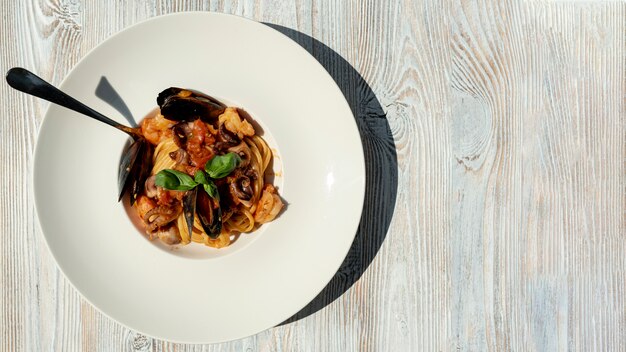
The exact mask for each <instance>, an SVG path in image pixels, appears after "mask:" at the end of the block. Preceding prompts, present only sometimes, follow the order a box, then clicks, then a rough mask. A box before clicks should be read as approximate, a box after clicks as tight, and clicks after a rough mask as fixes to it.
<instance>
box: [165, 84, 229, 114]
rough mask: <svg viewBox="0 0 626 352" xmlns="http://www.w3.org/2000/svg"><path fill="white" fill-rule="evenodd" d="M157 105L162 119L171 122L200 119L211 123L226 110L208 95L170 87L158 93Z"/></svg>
mask: <svg viewBox="0 0 626 352" xmlns="http://www.w3.org/2000/svg"><path fill="white" fill-rule="evenodd" d="M157 104H158V105H159V108H161V114H162V115H163V117H165V118H166V119H168V120H171V121H193V120H196V119H198V118H201V119H202V120H203V121H205V122H212V121H214V120H216V119H217V118H218V117H219V116H220V115H221V114H222V113H223V112H224V110H225V108H226V107H225V106H224V105H223V104H222V103H220V102H219V101H217V100H216V99H214V98H212V97H210V96H208V95H204V94H201V93H197V92H193V91H190V90H186V89H182V88H177V87H170V88H167V89H165V90H164V91H162V92H161V93H159V95H158V96H157Z"/></svg>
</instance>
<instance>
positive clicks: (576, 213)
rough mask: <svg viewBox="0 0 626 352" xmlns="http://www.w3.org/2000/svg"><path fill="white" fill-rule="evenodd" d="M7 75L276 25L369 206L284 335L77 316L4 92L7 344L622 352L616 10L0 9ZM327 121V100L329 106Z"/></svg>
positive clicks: (27, 127) (161, 4) (31, 130)
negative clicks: (308, 65) (227, 333)
mask: <svg viewBox="0 0 626 352" xmlns="http://www.w3.org/2000/svg"><path fill="white" fill-rule="evenodd" d="M0 9H1V10H0V15H1V16H2V20H1V30H0V37H1V38H2V50H1V52H0V66H1V68H2V71H3V72H5V71H6V70H7V69H8V68H9V67H12V66H25V67H27V68H30V69H32V70H34V71H35V72H38V73H39V74H40V75H41V76H42V77H44V78H45V79H47V80H50V81H51V82H53V83H56V84H58V83H60V82H61V80H62V79H63V78H64V77H65V76H66V75H67V73H68V72H69V71H70V70H71V68H72V67H73V66H74V65H75V64H76V63H77V62H78V61H79V60H80V59H81V58H82V57H83V56H84V55H85V54H86V53H87V52H88V51H89V50H90V49H92V48H93V47H95V46H96V45H98V44H99V43H101V42H102V41H103V40H105V39H106V38H107V37H109V36H110V35H112V34H113V33H115V32H117V31H119V30H121V29H122V28H125V27H127V26H129V25H132V24H134V23H136V22H139V21H141V20H144V19H146V18H150V17H153V16H157V15H161V14H165V13H170V12H177V11H188V10H203V11H217V12H227V13H234V14H238V15H241V16H244V17H248V18H252V19H255V20H258V21H262V22H266V23H268V24H271V25H278V26H282V27H277V28H278V29H279V30H281V31H282V32H284V33H286V34H287V35H289V36H291V37H292V38H293V39H295V40H296V41H298V42H299V43H300V44H301V45H302V46H304V47H305V48H306V49H307V50H309V51H310V52H312V54H313V55H314V56H315V57H316V58H317V59H318V60H319V61H320V62H321V63H322V64H323V65H324V66H325V67H326V69H327V70H328V71H329V72H330V73H331V74H332V75H333V77H335V79H336V81H337V82H338V84H339V85H340V87H341V89H342V90H343V92H344V94H345V95H346V98H347V99H348V101H349V102H350V104H351V106H352V108H353V111H354V113H355V115H356V117H357V120H358V122H359V128H360V130H361V134H362V137H363V144H364V148H365V151H366V159H367V172H368V174H367V175H368V186H367V201H368V202H367V205H366V207H365V209H364V213H363V218H362V224H361V228H360V230H359V233H358V235H357V239H356V241H355V243H354V245H353V248H352V250H351V252H350V254H349V256H348V258H347V259H346V262H345V263H344V266H343V267H342V268H341V270H340V271H339V272H338V274H337V275H336V277H335V278H334V279H333V281H332V282H331V284H330V285H329V287H327V289H326V290H325V291H324V292H323V293H322V294H321V295H320V296H319V297H318V298H317V299H316V300H315V301H314V302H313V303H312V304H311V305H309V306H308V307H307V308H306V309H305V310H303V311H302V312H300V313H299V314H298V315H297V316H296V317H294V318H293V319H292V320H291V321H290V322H288V323H286V324H284V325H282V326H279V327H276V328H273V329H270V330H268V331H265V332H263V333H260V334H258V335H256V336H253V337H250V338H246V339H242V340H238V341H234V342H231V343H225V344H220V345H207V346H192V345H190V346H185V345H176V344H171V343H168V342H165V341H159V340H152V339H150V338H146V337H144V336H141V335H139V334H137V333H135V332H133V331H129V330H127V329H126V328H123V327H122V326H120V325H118V324H117V323H115V322H114V321H112V320H111V319H108V318H106V317H105V316H103V315H102V314H100V313H99V312H97V311H96V310H95V309H94V308H93V307H92V306H90V305H89V304H88V303H86V302H85V301H84V300H83V299H81V297H80V296H79V294H78V293H77V292H76V291H75V290H74V289H73V287H72V286H71V285H70V284H69V282H68V281H67V280H66V279H65V278H64V277H63V276H62V275H61V274H60V272H59V270H58V269H57V268H56V266H55V264H54V262H53V259H52V257H51V255H50V254H49V253H48V250H47V249H46V247H45V245H44V242H43V237H42V234H41V233H40V230H39V229H38V225H37V223H36V218H35V213H34V208H33V198H32V194H31V192H30V191H29V189H30V188H31V187H32V185H31V182H30V175H31V171H32V164H31V162H32V155H33V146H34V143H35V140H36V138H37V129H38V127H39V125H40V123H41V120H42V118H43V115H44V112H45V111H46V108H47V106H48V104H47V103H45V102H43V101H41V100H36V99H33V98H31V97H27V96H25V95H23V94H21V93H18V92H16V91H13V90H11V89H9V87H8V86H7V85H6V84H1V85H0V92H1V97H2V100H1V101H2V107H1V109H2V118H1V122H0V124H1V125H0V131H1V134H2V141H1V143H2V148H1V154H0V155H1V158H0V160H1V162H2V167H1V169H2V176H1V177H0V179H1V182H2V193H1V198H0V201H1V213H2V217H1V223H0V226H1V228H2V230H1V231H2V232H1V235H2V240H0V262H1V265H2V266H1V276H0V277H1V281H0V286H1V290H2V296H1V301H0V305H1V306H2V310H1V313H0V314H1V315H0V317H1V324H2V325H1V328H0V334H1V335H0V346H1V349H2V350H3V351H40V350H45V351H49V350H58V351H73V350H83V351H91V350H96V349H98V350H108V351H121V350H133V349H136V350H142V351H144V350H155V351H162V350H163V351H200V350H202V351H242V350H243V351H256V350H261V351H366V350H372V351H418V350H419V351H421V350H423V351H456V350H462V351H480V350H490V351H504V350H516V351H522V350H524V351H526V350H545V351H556V350H581V351H590V350H602V351H605V350H618V349H623V348H624V346H625V345H626V304H625V301H626V298H625V297H624V295H625V294H626V281H625V279H626V259H624V257H625V254H626V237H625V236H626V233H625V231H624V230H625V223H624V219H625V210H626V209H625V204H626V201H625V196H624V194H625V192H624V191H625V182H624V181H625V173H624V165H625V163H624V160H625V156H626V155H625V152H626V148H625V142H624V141H625V128H624V123H625V121H624V114H625V108H624V107H625V100H624V97H625V94H626V89H625V88H626V79H625V71H626V67H625V59H624V58H625V54H626V52H625V50H624V49H625V45H626V41H625V39H626V38H625V31H626V3H624V2H601V3H595V4H594V3H589V2H567V1H531V0H528V1H498V0H493V1H487V0H483V1H478V2H474V1H440V0H432V1H418V0H413V1H400V0H398V1H378V0H369V1H353V2H349V1H345V2H343V1H342V2H339V1H330V0H318V1H288V2H280V3H279V2H274V1H258V2H257V1H253V0H248V1H205V2H202V3H200V2H195V1H156V0H155V1H141V2H139V1H138V2H133V1H95V0H85V1H82V2H80V1H77V0H62V1H61V0H51V1H3V2H2V3H1V4H0ZM320 107H321V108H323V102H320Z"/></svg>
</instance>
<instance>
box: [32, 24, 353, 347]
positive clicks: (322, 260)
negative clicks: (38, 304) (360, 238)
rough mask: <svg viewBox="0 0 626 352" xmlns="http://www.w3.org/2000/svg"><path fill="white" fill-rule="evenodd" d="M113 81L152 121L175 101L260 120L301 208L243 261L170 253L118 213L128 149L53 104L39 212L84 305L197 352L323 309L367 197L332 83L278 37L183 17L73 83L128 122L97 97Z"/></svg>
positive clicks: (265, 232)
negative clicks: (213, 103)
mask: <svg viewBox="0 0 626 352" xmlns="http://www.w3.org/2000/svg"><path fill="white" fill-rule="evenodd" d="M102 76H105V77H106V78H107V79H108V81H109V82H111V84H112V86H113V87H114V88H115V89H116V90H117V92H118V93H119V95H120V96H121V97H122V98H123V99H124V101H125V103H126V104H127V105H128V107H129V109H130V111H131V112H132V114H133V116H134V117H135V118H136V119H140V118H141V117H143V116H144V115H145V114H146V113H148V112H149V111H150V110H151V109H153V108H154V107H155V106H156V101H155V100H156V96H157V94H158V92H160V91H161V90H162V89H164V88H167V87H170V86H180V87H187V88H192V89H196V90H199V91H201V92H204V93H207V94H210V95H212V96H215V97H216V98H218V99H223V100H225V101H227V102H229V103H232V104H236V105H237V106H240V107H243V108H245V109H246V110H247V111H248V112H250V114H251V115H252V116H253V117H254V118H255V119H256V120H257V121H258V122H260V123H261V125H262V126H263V127H264V130H265V136H264V137H265V138H267V139H268V140H269V141H270V144H271V146H272V147H273V148H275V149H276V150H277V154H278V158H277V161H278V162H277V163H276V166H277V167H279V168H281V169H282V175H283V178H282V180H281V179H277V183H278V185H279V192H280V194H281V195H282V197H283V198H284V199H285V200H286V201H287V203H288V204H289V205H288V207H287V208H286V210H285V211H284V213H283V214H282V215H281V216H280V218H278V219H276V220H275V221H274V222H272V223H270V224H268V225H266V226H264V227H263V228H262V229H260V230H259V231H257V232H255V233H252V234H249V235H244V236H242V237H244V238H243V239H241V240H240V241H238V242H237V243H235V245H233V246H232V248H227V249H222V250H215V249H211V248H205V247H202V246H201V245H197V244H193V245H191V246H194V247H193V249H187V248H185V249H184V250H187V252H184V250H183V252H177V251H174V252H172V251H169V250H163V249H162V248H159V247H158V246H156V245H154V244H153V243H152V242H149V241H147V240H146V239H145V237H144V236H143V235H142V234H140V233H139V232H138V231H137V230H136V229H135V227H134V226H133V223H132V222H131V220H130V219H129V217H128V216H127V214H126V212H125V209H124V206H123V205H122V204H121V203H118V202H117V201H116V194H117V166H118V162H119V159H120V153H121V150H122V148H123V146H124V144H125V143H126V141H127V138H126V136H125V135H124V134H122V133H120V132H118V131H116V130H115V129H112V128H111V127H108V126H106V125H104V124H102V123H99V122H96V121H94V120H91V119H89V118H87V117H84V116H81V115H79V114H77V113H74V112H71V111H69V110H66V109H64V108H61V107H58V106H54V105H52V106H50V109H49V110H48V112H47V114H46V117H45V119H44V121H43V123H42V126H41V130H40V132H39V139H38V141H37V147H36V152H35V163H34V180H33V181H34V190H35V191H34V192H35V203H36V208H37V214H38V217H39V221H40V224H41V228H42V230H43V233H44V235H45V239H46V242H47V244H48V247H49V248H50V251H51V253H52V255H53V256H54V258H55V259H56V261H57V263H58V265H59V267H60V268H61V270H62V271H63V273H64V274H65V275H66V276H67V278H68V279H69V281H70V282H71V283H72V284H73V285H74V286H75V287H76V288H77V290H78V291H79V292H80V293H81V294H82V295H83V297H85V299H87V300H88V301H89V302H91V303H92V304H93V305H94V306H95V307H97V308H98V309H99V310H100V311H102V312H103V313H104V314H106V315H107V316H109V317H111V318H113V319H115V320H117V321H118V322H120V323H121V324H124V325H126V326H128V327H130V328H132V329H134V330H137V331H140V332H142V333H145V334H147V335H150V336H153V337H157V338H161V339H167V340H172V341H177V342H189V343H210V342H221V341H227V340H233V339H238V338H241V337H245V336H249V335H252V334H255V333H258V332H260V331H262V330H264V329H268V328H270V327H273V326H275V325H277V324H279V323H281V322H283V321H284V320H286V319H287V318H289V317H290V316H291V315H293V314H294V313H296V312H298V311H299V310H300V309H301V308H303V307H304V306H305V305H306V304H307V303H308V302H310V301H311V300H312V299H313V298H314V297H315V296H316V295H317V294H318V293H319V292H320V291H321V290H322V288H324V286H325V285H326V284H327V283H328V282H329V280H330V279H331V278H332V276H333V274H334V273H335V272H336V270H337V269H338V268H339V266H340V264H341V262H342V260H343V259H344V257H345V255H346V253H347V252H348V249H349V248H350V245H351V243H352V241H353V239H354V235H355V233H356V229H357V226H358V222H359V217H360V214H361V208H362V205H363V196H364V189H365V188H364V187H365V168H364V159H363V150H362V146H361V142H360V139H359V134H358V131H357V127H356V124H355V121H354V118H353V116H352V113H351V111H350V108H349V106H348V104H347V102H346V100H345V99H344V97H343V95H342V93H341V91H340V90H339V88H338V87H337V86H336V84H335V82H334V81H333V79H332V78H331V77H330V76H329V75H328V73H327V72H326V71H325V70H324V68H323V67H322V66H321V65H320V64H319V63H318V62H317V61H316V60H315V59H314V58H313V57H311V56H310V55H309V54H308V53H307V52H306V51H305V50H304V49H302V48H301V47H300V46H298V45H297V44H296V43H294V42H293V41H291V40H290V39H288V38H287V37H285V36H283V35H282V34H280V33H278V32H277V31H275V30H273V29H271V28H269V27H267V26H265V25H263V24H260V23H256V22H253V21H250V20H246V19H243V18H239V17H234V16H229V15H221V14H213V13H183V14H175V15H169V16H164V17H159V18H154V19H151V20H148V21H146V22H143V23H140V24H138V25H135V26H133V27H130V28H128V29H126V30H124V31H122V32H120V33H119V34H117V35H115V36H113V37H111V38H110V39H108V40H107V41H105V42H104V43H102V44H100V45H99V46H98V47H97V48H95V49H94V50H93V51H92V52H91V53H90V54H89V55H87V56H86V57H85V58H84V59H83V60H82V61H81V62H80V63H79V64H78V65H77V66H76V67H75V68H74V70H73V71H72V72H71V73H70V74H69V75H68V77H67V78H66V79H65V81H64V82H63V83H62V84H61V89H62V90H64V91H66V92H67V93H69V94H70V95H72V96H74V97H76V98H77V99H79V100H81V101H82V102H84V103H85V104H87V105H88V106H91V107H93V108H94V109H96V110H98V111H100V112H102V113H104V114H105V115H108V116H111V117H113V118H114V119H116V120H118V121H120V122H124V119H123V118H121V117H118V116H120V115H119V114H118V113H117V112H116V111H115V110H114V109H113V108H112V107H110V106H109V105H107V104H106V103H105V102H103V101H101V100H100V99H99V98H97V97H96V96H95V93H94V91H95V88H96V86H97V85H98V82H99V81H100V79H101V77H102ZM190 248H191V247H190Z"/></svg>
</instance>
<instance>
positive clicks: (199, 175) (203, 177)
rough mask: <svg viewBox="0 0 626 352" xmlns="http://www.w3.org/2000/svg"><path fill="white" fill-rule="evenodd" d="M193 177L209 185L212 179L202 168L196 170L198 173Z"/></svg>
mask: <svg viewBox="0 0 626 352" xmlns="http://www.w3.org/2000/svg"><path fill="white" fill-rule="evenodd" d="M193 179H194V180H195V181H196V182H197V183H199V184H202V185H207V184H209V181H210V180H209V178H208V177H207V175H206V172H204V171H202V170H198V171H196V174H195V175H193Z"/></svg>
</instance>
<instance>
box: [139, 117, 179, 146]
mask: <svg viewBox="0 0 626 352" xmlns="http://www.w3.org/2000/svg"><path fill="white" fill-rule="evenodd" d="M174 123H175V122H173V121H170V120H167V119H165V117H163V115H161V114H156V116H154V117H148V118H145V119H144V120H143V121H142V122H141V133H142V134H143V136H144V137H145V138H146V139H147V140H148V142H150V143H152V144H159V143H160V142H162V141H163V140H164V139H166V138H168V137H170V136H171V135H172V131H171V130H170V128H171V127H172V126H174Z"/></svg>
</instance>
